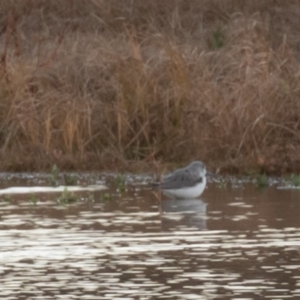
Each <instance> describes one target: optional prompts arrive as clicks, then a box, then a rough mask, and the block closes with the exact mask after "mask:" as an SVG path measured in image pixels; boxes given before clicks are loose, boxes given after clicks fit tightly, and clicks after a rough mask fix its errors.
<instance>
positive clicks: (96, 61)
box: [0, 0, 300, 174]
mask: <svg viewBox="0 0 300 300" xmlns="http://www.w3.org/2000/svg"><path fill="white" fill-rule="evenodd" d="M299 26H300V1H295V0H290V1H288V2H285V1H276V0H253V1H243V0H225V1H224V0H207V1H205V0H202V1H201V0H189V1H186V0H167V1H160V0H143V1H137V0H136V1H132V0H122V1H119V0H110V1H108V0H107V1H105V0H103V1H100V0H94V1H92V0H89V1H88V0H87V1H81V0H73V1H72V0H61V1H55V0H53V1H48V0H35V1H31V0H23V1H18V0H15V1H14V0H3V1H2V2H1V10H0V159H1V161H0V169H1V170H13V171H25V170H49V169H50V168H51V166H52V165H53V164H57V165H58V166H59V167H60V168H61V169H66V170H70V169H77V170H93V169H103V168H105V169H115V168H122V169H132V168H134V167H136V166H139V167H142V166H144V167H146V168H147V166H148V167H149V168H152V167H153V165H154V166H157V164H159V163H165V162H168V163H183V162H190V161H191V160H194V159H201V160H203V161H204V162H206V164H207V165H209V166H210V167H211V169H213V170H214V169H216V168H217V167H218V168H220V170H221V171H222V172H235V173H237V172H239V173H243V172H267V173H274V174H275V173H284V172H300V125H299V120H300V100H299V99H300V68H299V59H300V46H299V45H300V37H299Z"/></svg>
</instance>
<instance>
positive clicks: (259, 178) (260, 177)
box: [255, 173, 269, 188]
mask: <svg viewBox="0 0 300 300" xmlns="http://www.w3.org/2000/svg"><path fill="white" fill-rule="evenodd" d="M255 181H256V185H257V187H258V188H265V187H267V186H269V178H268V176H267V175H266V174H265V173H263V174H257V175H256V177H255Z"/></svg>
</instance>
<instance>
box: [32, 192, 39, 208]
mask: <svg viewBox="0 0 300 300" xmlns="http://www.w3.org/2000/svg"><path fill="white" fill-rule="evenodd" d="M37 201H38V198H37V195H36V194H35V193H31V194H30V202H31V203H32V204H34V205H36V203H37Z"/></svg>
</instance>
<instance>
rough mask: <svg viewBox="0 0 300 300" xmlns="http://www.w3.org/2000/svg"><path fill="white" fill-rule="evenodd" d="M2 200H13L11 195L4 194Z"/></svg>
mask: <svg viewBox="0 0 300 300" xmlns="http://www.w3.org/2000/svg"><path fill="white" fill-rule="evenodd" d="M4 201H5V202H9V203H11V202H12V201H13V198H12V196H11V195H4Z"/></svg>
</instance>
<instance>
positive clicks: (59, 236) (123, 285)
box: [0, 182, 300, 300]
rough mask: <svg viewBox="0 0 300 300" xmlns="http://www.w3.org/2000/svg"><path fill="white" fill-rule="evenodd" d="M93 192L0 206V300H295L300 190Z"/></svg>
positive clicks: (299, 290)
mask: <svg viewBox="0 0 300 300" xmlns="http://www.w3.org/2000/svg"><path fill="white" fill-rule="evenodd" d="M29 184H30V182H29ZM101 193H102V192H94V193H93V197H89V196H88V195H85V194H82V195H81V198H80V200H79V201H78V202H74V203H72V204H64V205H62V204H60V203H58V202H57V201H56V199H55V198H54V197H53V195H52V196H51V195H45V194H43V195H39V198H38V201H37V202H34V203H32V201H31V200H30V196H27V197H26V196H22V195H16V196H14V197H13V198H12V199H10V200H9V201H7V199H4V198H3V199H2V200H1V201H0V240H1V248H0V261H1V263H0V274H1V276H0V284H1V289H0V299H17V300H18V299H58V298H59V297H60V295H63V296H64V297H66V298H72V299H295V300H296V299H300V256H299V249H300V197H299V193H298V191H295V190H293V191H291V190H278V189H277V188H276V186H274V187H270V188H268V189H266V190H264V191H259V190H257V189H256V188H255V186H253V185H251V184H248V185H240V186H239V187H238V188H230V187H229V188H226V189H224V188H220V187H218V185H217V184H210V185H209V186H208V189H207V190H206V192H205V194H204V198H203V199H202V200H197V199H195V200H188V201H182V200H163V201H161V202H159V201H157V199H156V198H155V197H154V196H153V194H152V193H151V191H150V190H147V189H141V188H140V187H139V189H135V188H134V187H129V188H128V190H127V191H124V192H122V193H116V192H115V190H111V198H110V199H109V200H105V199H106V198H105V197H102V196H103V195H102V194H101Z"/></svg>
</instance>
